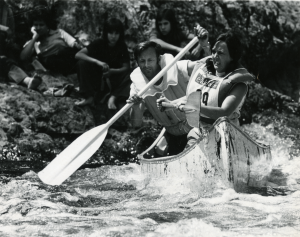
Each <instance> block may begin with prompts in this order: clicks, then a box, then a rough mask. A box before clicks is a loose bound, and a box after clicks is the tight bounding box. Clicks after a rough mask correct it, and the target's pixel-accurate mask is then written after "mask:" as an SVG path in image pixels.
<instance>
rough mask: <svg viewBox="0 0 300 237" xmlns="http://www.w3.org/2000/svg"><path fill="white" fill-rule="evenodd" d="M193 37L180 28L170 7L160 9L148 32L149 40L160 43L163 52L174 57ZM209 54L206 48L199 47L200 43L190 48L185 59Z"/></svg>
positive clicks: (195, 58)
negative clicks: (153, 25) (153, 24)
mask: <svg viewBox="0 0 300 237" xmlns="http://www.w3.org/2000/svg"><path fill="white" fill-rule="evenodd" d="M193 38H194V34H190V33H189V32H184V31H182V30H181V29H180V26H179V23H178V22H177V20H176V17H175V13H174V11H173V10H172V9H161V10H159V11H158V13H157V16H156V19H155V28H154V29H152V31H151V33H150V41H153V42H156V43H158V44H160V45H161V47H162V50H163V52H162V53H163V54H165V53H169V54H172V55H173V56H174V57H175V56H176V55H177V54H178V53H179V52H180V51H181V50H182V48H183V47H184V46H185V45H186V44H187V43H188V42H189V41H190V40H191V39H193ZM209 55H210V50H209V49H208V48H203V49H202V48H201V47H200V44H198V45H196V46H195V47H193V48H192V50H191V53H190V52H188V53H187V54H186V55H185V58H186V59H190V60H198V59H200V58H203V57H205V56H209Z"/></svg>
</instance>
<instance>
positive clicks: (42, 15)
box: [29, 6, 56, 29]
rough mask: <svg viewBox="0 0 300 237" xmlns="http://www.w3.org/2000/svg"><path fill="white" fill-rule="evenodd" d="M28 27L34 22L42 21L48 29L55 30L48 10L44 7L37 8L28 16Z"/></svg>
mask: <svg viewBox="0 0 300 237" xmlns="http://www.w3.org/2000/svg"><path fill="white" fill-rule="evenodd" d="M29 21H30V25H31V26H33V23H34V22H35V21H43V22H44V23H45V24H46V26H47V27H48V28H49V29H56V24H55V21H54V20H53V17H52V14H51V12H50V11H49V9H48V8H47V7H45V6H37V7H35V9H34V10H33V11H32V13H31V15H30V16H29Z"/></svg>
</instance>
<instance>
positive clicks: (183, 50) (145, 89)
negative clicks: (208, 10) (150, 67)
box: [106, 37, 198, 128]
mask: <svg viewBox="0 0 300 237" xmlns="http://www.w3.org/2000/svg"><path fill="white" fill-rule="evenodd" d="M197 42H198V38H197V37H194V39H192V40H191V42H189V43H188V44H187V45H186V46H185V47H184V48H183V49H182V50H181V51H180V52H179V53H178V54H177V55H176V57H175V58H174V59H173V60H172V62H171V63H170V64H168V65H166V66H165V67H164V68H163V69H162V70H161V71H160V72H159V73H158V74H157V75H156V76H155V77H154V78H153V79H152V80H151V81H149V83H148V84H147V85H146V86H145V87H144V88H143V89H142V90H140V91H139V93H138V94H137V95H138V96H142V95H143V94H144V93H145V92H146V91H147V90H148V89H149V88H150V87H151V86H153V85H154V84H155V83H156V82H157V81H158V80H159V79H160V78H161V77H162V76H163V75H164V74H165V73H166V72H167V71H168V70H169V69H170V68H171V67H172V66H173V65H174V64H175V63H176V62H177V61H178V60H179V59H181V58H182V56H183V55H184V54H185V53H186V52H187V51H188V50H189V49H191V48H192V47H193V46H194V45H195V44H196V43H197ZM132 105H133V103H127V104H126V105H125V106H124V107H123V108H122V109H121V110H120V111H119V112H117V113H116V114H115V115H114V116H113V117H112V118H111V119H110V120H109V121H108V122H107V123H106V125H107V126H106V127H107V128H108V127H110V126H111V125H112V124H113V123H114V122H116V121H117V120H118V119H119V118H120V117H121V116H122V115H123V114H124V113H125V112H126V111H127V110H128V109H130V108H131V106H132Z"/></svg>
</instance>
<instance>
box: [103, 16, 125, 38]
mask: <svg viewBox="0 0 300 237" xmlns="http://www.w3.org/2000/svg"><path fill="white" fill-rule="evenodd" d="M111 32H117V33H119V34H120V37H119V40H118V42H117V44H118V43H119V42H124V26H123V24H122V22H121V21H120V20H119V19H117V18H110V19H108V20H107V21H105V22H104V26H103V34H102V37H103V40H104V41H105V42H106V43H108V39H107V35H108V33H111Z"/></svg>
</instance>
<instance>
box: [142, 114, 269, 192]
mask: <svg viewBox="0 0 300 237" xmlns="http://www.w3.org/2000/svg"><path fill="white" fill-rule="evenodd" d="M164 132H165V129H163V130H162V132H161V133H160V135H159V136H158V138H157V139H156V140H155V141H154V142H153V144H152V145H151V146H150V147H149V148H148V149H147V150H146V151H144V152H143V153H141V154H140V155H138V158H139V161H140V165H141V170H142V172H143V173H145V174H146V175H147V176H149V177H152V178H153V177H156V178H164V177H179V176H180V177H183V176H187V177H191V178H192V180H193V182H196V181H198V186H199V188H200V189H202V191H205V190H207V189H211V187H217V186H218V185H219V184H220V182H221V183H222V184H223V186H224V183H225V184H226V185H227V186H228V187H229V188H233V189H234V190H235V191H237V192H246V191H247V190H249V187H266V185H267V183H268V175H269V174H270V172H271V170H272V156H271V150H270V146H269V145H265V144H262V143H259V142H256V141H254V140H253V139H252V138H251V137H250V136H249V135H248V134H246V133H245V132H243V131H242V130H241V129H240V128H239V127H237V126H236V125H234V124H233V123H231V122H230V120H228V119H227V118H226V117H222V118H219V119H218V120H217V121H216V122H215V123H214V124H213V126H212V128H211V129H210V130H209V131H208V134H207V136H205V137H203V138H199V139H198V140H197V141H196V142H195V143H194V144H193V145H192V146H190V147H189V148H187V149H185V150H184V151H182V152H181V153H180V154H178V155H174V156H166V157H157V158H155V157H154V158H151V159H147V158H146V157H147V156H146V154H154V152H153V151H154V149H155V146H156V144H157V143H158V141H159V140H160V138H161V137H162V136H163V134H164Z"/></svg>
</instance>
